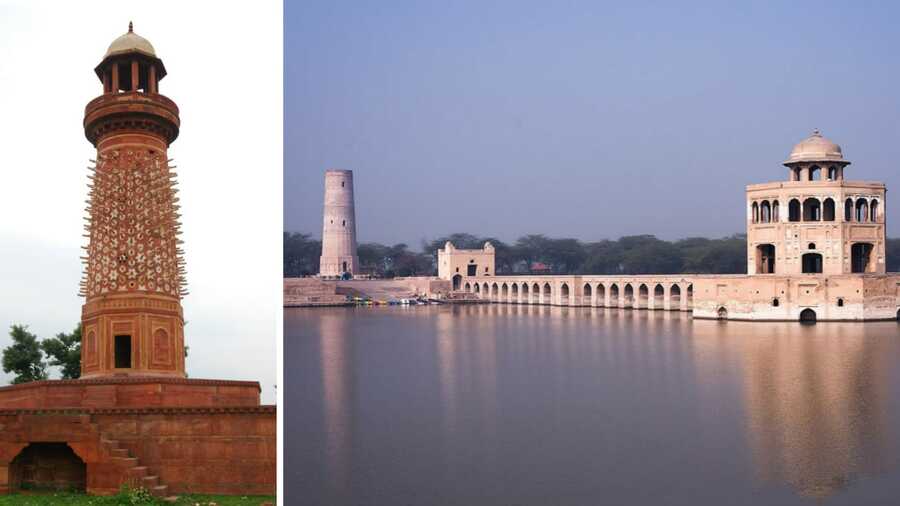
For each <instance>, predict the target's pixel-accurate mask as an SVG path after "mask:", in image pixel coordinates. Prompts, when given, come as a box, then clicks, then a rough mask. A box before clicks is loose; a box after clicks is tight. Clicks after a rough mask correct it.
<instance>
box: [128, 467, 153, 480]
mask: <svg viewBox="0 0 900 506" xmlns="http://www.w3.org/2000/svg"><path fill="white" fill-rule="evenodd" d="M149 474H150V470H149V469H147V466H135V467H132V468H131V469H129V470H128V477H129V478H131V479H138V480H140V479H144V477H146V476H147V475H149Z"/></svg>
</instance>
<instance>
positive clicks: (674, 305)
mask: <svg viewBox="0 0 900 506" xmlns="http://www.w3.org/2000/svg"><path fill="white" fill-rule="evenodd" d="M669 309H681V287H680V286H678V285H672V287H671V288H669Z"/></svg>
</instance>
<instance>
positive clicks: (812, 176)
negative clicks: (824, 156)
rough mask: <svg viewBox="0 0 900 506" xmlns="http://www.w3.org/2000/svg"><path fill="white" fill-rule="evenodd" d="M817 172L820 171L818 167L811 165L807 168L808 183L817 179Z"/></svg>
mask: <svg viewBox="0 0 900 506" xmlns="http://www.w3.org/2000/svg"><path fill="white" fill-rule="evenodd" d="M819 170H820V169H819V166H818V165H813V166H812V167H810V168H809V180H810V181H815V180H817V179H819Z"/></svg>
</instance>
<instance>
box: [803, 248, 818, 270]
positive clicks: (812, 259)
mask: <svg viewBox="0 0 900 506" xmlns="http://www.w3.org/2000/svg"><path fill="white" fill-rule="evenodd" d="M802 260H803V274H821V273H822V255H821V254H819V253H805V254H804V255H803V258H802Z"/></svg>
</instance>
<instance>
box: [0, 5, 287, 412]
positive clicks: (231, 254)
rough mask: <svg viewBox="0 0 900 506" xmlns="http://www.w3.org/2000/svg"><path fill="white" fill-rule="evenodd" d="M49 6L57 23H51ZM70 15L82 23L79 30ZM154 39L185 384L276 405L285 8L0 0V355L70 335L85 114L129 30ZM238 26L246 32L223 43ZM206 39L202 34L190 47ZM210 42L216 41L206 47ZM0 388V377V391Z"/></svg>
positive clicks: (85, 161)
mask: <svg viewBox="0 0 900 506" xmlns="http://www.w3.org/2000/svg"><path fill="white" fill-rule="evenodd" d="M50 11H52V12H50ZM73 20H77V21H73ZM129 20H133V21H134V29H135V32H136V33H137V34H139V35H142V36H144V37H146V38H147V39H149V40H150V42H151V43H152V44H153V45H154V46H155V48H156V52H157V54H158V55H159V57H160V58H162V60H163V61H164V62H165V65H166V69H167V70H168V75H167V76H166V77H165V79H163V80H162V81H161V82H160V92H161V93H163V94H165V95H167V96H169V97H170V98H172V99H174V100H175V101H176V103H177V104H178V106H179V108H180V110H181V120H182V128H181V133H180V136H179V138H178V139H177V140H176V141H175V143H174V144H172V147H171V149H170V150H169V155H170V157H172V158H174V159H175V165H177V166H178V169H176V172H177V173H178V181H179V191H180V193H179V197H180V198H181V202H180V204H181V213H182V215H183V217H182V222H183V227H182V230H183V231H184V234H183V236H182V239H183V240H184V241H185V243H184V245H183V249H184V250H185V260H186V262H187V281H188V290H189V291H190V294H189V295H188V296H187V297H186V298H185V299H184V301H183V307H184V315H185V320H186V324H185V328H184V333H185V344H186V345H188V346H190V356H189V357H188V359H187V361H186V367H187V372H188V374H189V375H190V376H191V377H193V378H214V379H240V380H256V381H260V383H261V384H262V389H263V390H262V396H263V402H266V403H273V402H274V401H275V390H274V383H275V381H276V335H277V332H278V329H279V328H280V326H281V311H280V306H281V296H280V290H281V251H280V250H281V245H280V236H281V233H280V230H279V229H280V228H281V221H280V213H281V202H280V201H279V199H278V198H277V197H276V198H273V196H277V195H278V192H279V188H280V181H281V151H280V149H281V121H282V118H281V113H282V108H281V106H282V103H281V98H280V97H281V92H282V88H281V84H282V75H281V56H282V55H281V49H282V40H281V32H280V31H279V30H278V29H277V27H278V26H280V23H281V6H280V4H279V3H278V2H271V1H270V2H255V3H253V4H252V5H251V4H248V5H247V7H246V8H240V9H239V8H235V7H228V8H225V7H222V8H217V9H216V14H215V16H210V13H209V9H208V6H204V5H199V4H197V5H195V4H192V3H191V2H178V1H162V0H160V1H154V2H149V3H148V2H137V1H122V2H115V3H109V2H67V3H62V2H61V3H58V4H56V5H52V6H50V5H46V4H42V5H40V6H39V5H36V4H32V3H29V2H24V1H22V2H12V3H10V2H6V1H3V0H0V111H2V113H0V115H2V121H0V139H2V141H0V142H2V146H3V162H2V169H0V189H2V190H3V197H2V198H0V348H4V347H6V346H8V345H9V342H10V341H9V337H8V330H9V326H10V325H11V324H14V323H22V324H28V325H30V328H31V330H32V331H33V332H35V333H36V334H38V336H39V337H40V338H47V337H51V336H53V335H54V334H56V333H58V332H62V331H67V332H68V331H71V330H72V329H73V328H75V325H76V324H77V323H78V321H79V320H80V318H81V305H82V304H83V303H84V299H82V298H80V297H78V296H77V295H76V294H77V293H78V282H79V280H80V278H81V271H82V265H81V262H80V261H79V257H80V256H81V255H83V254H84V251H83V250H82V249H81V246H83V245H86V244H87V239H85V238H84V237H82V234H83V233H84V230H83V228H82V227H83V225H84V221H83V219H82V218H83V217H84V216H85V212H84V207H85V200H86V199H87V191H88V190H87V182H88V177H87V176H88V170H87V168H86V167H87V166H88V165H89V164H90V162H89V159H91V158H95V157H96V150H95V149H94V148H93V147H92V146H91V144H90V143H89V142H88V141H87V140H86V139H85V137H84V128H83V126H82V120H83V118H84V106H85V105H86V104H87V103H88V101H90V100H91V99H93V98H94V97H96V96H97V95H99V94H101V93H102V91H103V88H102V85H101V83H100V81H99V80H98V79H97V76H96V75H95V74H94V67H95V66H96V65H97V64H98V63H100V60H102V58H103V55H104V53H105V52H106V48H107V47H108V46H109V44H110V42H112V41H113V39H115V38H116V37H118V36H120V35H122V34H124V33H125V32H127V30H128V21H129ZM235 26H240V27H241V30H242V34H243V35H242V37H240V38H238V37H233V36H232V35H233V31H234V27H235ZM198 32H202V37H199V36H198ZM210 41H215V44H214V45H212V44H211V43H210ZM8 379H9V376H8V375H5V374H2V373H0V384H3V383H5V382H6V381H7V380H8Z"/></svg>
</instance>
